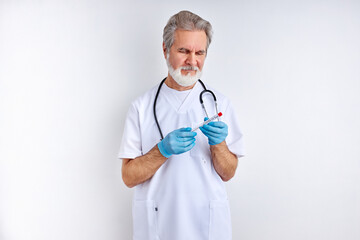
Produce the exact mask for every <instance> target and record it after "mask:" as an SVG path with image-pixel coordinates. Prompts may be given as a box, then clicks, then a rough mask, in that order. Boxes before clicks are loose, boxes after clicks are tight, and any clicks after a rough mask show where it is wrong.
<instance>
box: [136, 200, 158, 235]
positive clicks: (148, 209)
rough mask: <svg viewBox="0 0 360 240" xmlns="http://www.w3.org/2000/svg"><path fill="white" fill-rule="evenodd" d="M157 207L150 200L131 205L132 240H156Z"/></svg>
mask: <svg viewBox="0 0 360 240" xmlns="http://www.w3.org/2000/svg"><path fill="white" fill-rule="evenodd" d="M156 213H157V206H156V204H155V202H154V201H152V200H141V201H137V200H135V201H134V203H133V239H134V240H153V239H157V214H156Z"/></svg>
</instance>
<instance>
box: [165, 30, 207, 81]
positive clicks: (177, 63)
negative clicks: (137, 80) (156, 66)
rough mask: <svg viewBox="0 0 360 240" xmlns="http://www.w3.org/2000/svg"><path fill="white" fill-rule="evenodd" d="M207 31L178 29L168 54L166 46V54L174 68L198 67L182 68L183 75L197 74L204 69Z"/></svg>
mask: <svg viewBox="0 0 360 240" xmlns="http://www.w3.org/2000/svg"><path fill="white" fill-rule="evenodd" d="M206 43H207V39H206V33H205V31H187V30H179V29H178V30H176V31H175V34H174V43H173V45H172V46H171V48H170V52H169V54H167V52H166V49H165V47H164V55H165V58H166V59H167V61H168V62H169V64H170V65H171V67H172V68H173V69H175V70H176V69H179V68H181V67H197V68H198V69H199V70H195V69H193V68H190V69H186V68H185V69H181V70H180V73H181V75H182V76H189V75H190V76H195V75H196V73H197V72H198V71H202V68H203V65H204V62H205V57H206Z"/></svg>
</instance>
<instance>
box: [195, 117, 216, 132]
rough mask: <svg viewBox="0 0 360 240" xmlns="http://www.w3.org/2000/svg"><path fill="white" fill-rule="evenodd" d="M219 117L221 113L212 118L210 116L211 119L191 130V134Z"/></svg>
mask: <svg viewBox="0 0 360 240" xmlns="http://www.w3.org/2000/svg"><path fill="white" fill-rule="evenodd" d="M221 116H222V113H221V112H219V113H218V114H215V115H214V116H212V117H211V118H209V119H208V120H206V121H204V122H203V123H201V124H200V125H199V126H197V127H195V128H193V129H191V131H192V132H193V131H196V130H198V128H199V127H202V126H204V125H205V124H208V123H209V122H211V121H213V120H215V119H217V118H219V117H221Z"/></svg>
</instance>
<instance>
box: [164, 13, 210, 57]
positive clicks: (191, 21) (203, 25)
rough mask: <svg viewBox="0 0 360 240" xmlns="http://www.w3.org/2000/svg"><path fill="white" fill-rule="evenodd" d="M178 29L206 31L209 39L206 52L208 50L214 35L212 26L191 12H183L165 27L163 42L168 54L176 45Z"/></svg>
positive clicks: (173, 17)
mask: <svg viewBox="0 0 360 240" xmlns="http://www.w3.org/2000/svg"><path fill="white" fill-rule="evenodd" d="M177 29H183V30H189V31H194V30H200V31H205V33H206V39H207V42H206V50H207V49H208V47H209V45H210V43H211V38H212V34H213V31H212V27H211V24H210V23H209V22H208V21H206V20H204V19H202V18H201V17H199V16H198V15H196V14H194V13H192V12H190V11H181V12H178V13H177V14H175V15H174V16H172V17H171V18H170V19H169V21H168V22H167V24H166V26H165V27H164V33H163V41H164V43H165V48H166V52H167V53H169V51H170V48H171V46H172V45H173V43H174V35H175V31H176V30H177Z"/></svg>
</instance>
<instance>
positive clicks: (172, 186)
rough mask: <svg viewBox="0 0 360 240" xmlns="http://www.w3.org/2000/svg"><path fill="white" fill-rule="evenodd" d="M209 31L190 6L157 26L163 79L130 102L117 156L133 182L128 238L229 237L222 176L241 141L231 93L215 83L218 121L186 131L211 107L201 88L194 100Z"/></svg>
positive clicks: (230, 170)
mask: <svg viewBox="0 0 360 240" xmlns="http://www.w3.org/2000/svg"><path fill="white" fill-rule="evenodd" d="M211 36H212V28H211V25H210V23H209V22H208V21H206V20H204V19H202V18H201V17H199V16H197V15H195V14H193V13H191V12H189V11H181V12H179V13H177V14H176V15H174V16H172V17H171V18H170V19H169V21H168V23H167V25H166V26H165V28H164V34H163V40H164V42H163V51H164V57H165V59H166V62H167V65H168V69H169V73H168V76H167V78H166V80H165V83H164V84H160V85H158V86H156V87H154V88H153V89H151V90H150V91H148V92H147V93H145V94H144V95H143V96H141V97H139V98H138V99H137V100H135V101H134V102H133V103H132V105H131V107H130V109H129V112H128V115H127V119H126V122H125V128H124V135H123V140H122V144H121V149H120V153H119V158H121V159H123V165H122V177H123V180H124V183H125V184H126V185H127V186H128V187H135V194H134V201H133V238H134V239H165V240H177V239H179V240H192V239H194V240H202V239H219V240H226V239H231V220H230V211H229V204H228V200H227V195H226V191H225V186H224V181H228V180H230V179H231V178H232V177H233V176H234V174H235V170H236V167H237V163H238V158H239V157H241V156H242V155H243V145H242V134H241V131H240V129H239V126H238V123H237V119H236V116H235V113H234V110H233V107H232V105H231V104H230V102H229V100H228V99H226V98H225V97H224V96H223V95H221V94H220V93H218V92H216V91H213V92H214V93H215V95H216V98H217V104H218V107H219V111H221V112H222V113H223V117H222V119H221V121H212V122H210V123H208V124H206V125H204V126H202V127H201V128H200V131H199V130H196V131H191V129H192V127H195V126H196V125H198V124H199V123H201V122H202V121H203V120H204V116H206V115H207V114H210V116H212V115H214V114H215V113H217V107H215V104H214V97H213V96H212V94H211V93H209V92H205V93H204V94H202V99H203V101H204V104H205V106H206V112H207V113H206V115H205V111H204V110H203V108H202V107H201V104H200V102H199V95H200V93H201V92H202V91H203V90H204V88H205V87H206V86H202V84H201V83H200V82H199V81H198V79H199V78H200V75H201V71H202V69H203V66H204V61H205V58H206V56H207V50H208V47H209V44H210V42H211ZM154 102H155V103H154ZM154 104H155V107H154ZM153 108H155V109H153ZM154 112H155V115H154ZM210 116H209V117H210ZM205 119H207V118H205ZM157 121H158V124H159V125H157ZM162 134H163V136H164V137H163V136H162ZM160 138H162V139H161V141H160V140H159V139H160Z"/></svg>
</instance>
